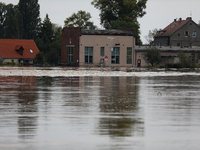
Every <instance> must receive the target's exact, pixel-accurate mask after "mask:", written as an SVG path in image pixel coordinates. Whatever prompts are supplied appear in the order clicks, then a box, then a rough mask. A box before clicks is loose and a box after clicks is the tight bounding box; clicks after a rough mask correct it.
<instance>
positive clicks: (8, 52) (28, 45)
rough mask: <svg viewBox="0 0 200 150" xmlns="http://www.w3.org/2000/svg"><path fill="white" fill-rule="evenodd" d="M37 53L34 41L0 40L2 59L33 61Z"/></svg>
mask: <svg viewBox="0 0 200 150" xmlns="http://www.w3.org/2000/svg"><path fill="white" fill-rule="evenodd" d="M19 51H20V52H19ZM38 52H39V49H38V47H37V46H36V44H35V42H34V40H19V39H0V56H1V57H2V58H18V59H19V58H21V59H24V58H25V59H33V58H34V57H35V55H36V54H37V53H38ZM20 53H21V54H20Z"/></svg>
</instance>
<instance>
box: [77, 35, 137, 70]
mask: <svg viewBox="0 0 200 150" xmlns="http://www.w3.org/2000/svg"><path fill="white" fill-rule="evenodd" d="M108 37H113V38H114V39H113V40H112V41H111V47H119V48H120V64H112V63H110V65H111V67H132V66H133V61H134V60H133V54H134V45H133V43H134V38H133V36H112V35H110V36H108V35H82V36H81V37H80V55H79V58H80V66H100V59H104V63H105V66H109V60H110V59H109V58H110V40H109V39H108ZM115 44H120V45H117V46H116V45H115ZM85 47H93V64H86V63H85ZM100 47H104V56H101V55H100ZM127 47H132V64H127ZM105 56H107V57H108V60H106V59H105Z"/></svg>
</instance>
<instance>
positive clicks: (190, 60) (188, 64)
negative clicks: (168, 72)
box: [178, 51, 199, 68]
mask: <svg viewBox="0 0 200 150" xmlns="http://www.w3.org/2000/svg"><path fill="white" fill-rule="evenodd" d="M178 58H179V63H180V65H181V67H182V68H195V67H196V61H198V60H199V54H198V53H197V60H195V53H192V54H191V55H190V56H187V55H186V54H185V53H184V52H183V51H179V53H178Z"/></svg>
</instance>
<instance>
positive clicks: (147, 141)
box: [0, 75, 200, 150]
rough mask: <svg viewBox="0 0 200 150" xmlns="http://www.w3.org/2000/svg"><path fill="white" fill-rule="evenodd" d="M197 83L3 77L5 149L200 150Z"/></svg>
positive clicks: (0, 135) (0, 100) (0, 125)
mask: <svg viewBox="0 0 200 150" xmlns="http://www.w3.org/2000/svg"><path fill="white" fill-rule="evenodd" d="M199 135H200V76H186V75H185V76H160V77H156V76H152V77H151V76H146V77H138V76H137V77H135V76H132V77H112V76H110V77H109V76H107V77H103V76H101V77H95V76H93V77H92V76H85V77H47V76H0V149H2V150H61V149H69V150H80V149H81V150H82V149H87V150H104V149H105V150H108V149H109V150H113V149H115V150H130V149H135V150H160V149H162V150H180V149H182V150H191V149H192V150H195V149H200V145H199V141H200V136H199Z"/></svg>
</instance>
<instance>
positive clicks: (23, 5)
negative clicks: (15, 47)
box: [18, 0, 40, 39]
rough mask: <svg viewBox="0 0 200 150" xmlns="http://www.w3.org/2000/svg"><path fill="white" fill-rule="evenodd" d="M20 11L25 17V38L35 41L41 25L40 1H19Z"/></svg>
mask: <svg viewBox="0 0 200 150" xmlns="http://www.w3.org/2000/svg"><path fill="white" fill-rule="evenodd" d="M18 9H19V11H20V12H21V14H22V16H23V29H24V32H23V38H24V39H34V38H35V36H36V34H37V29H38V25H39V23H40V5H39V4H38V0H19V3H18Z"/></svg>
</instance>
